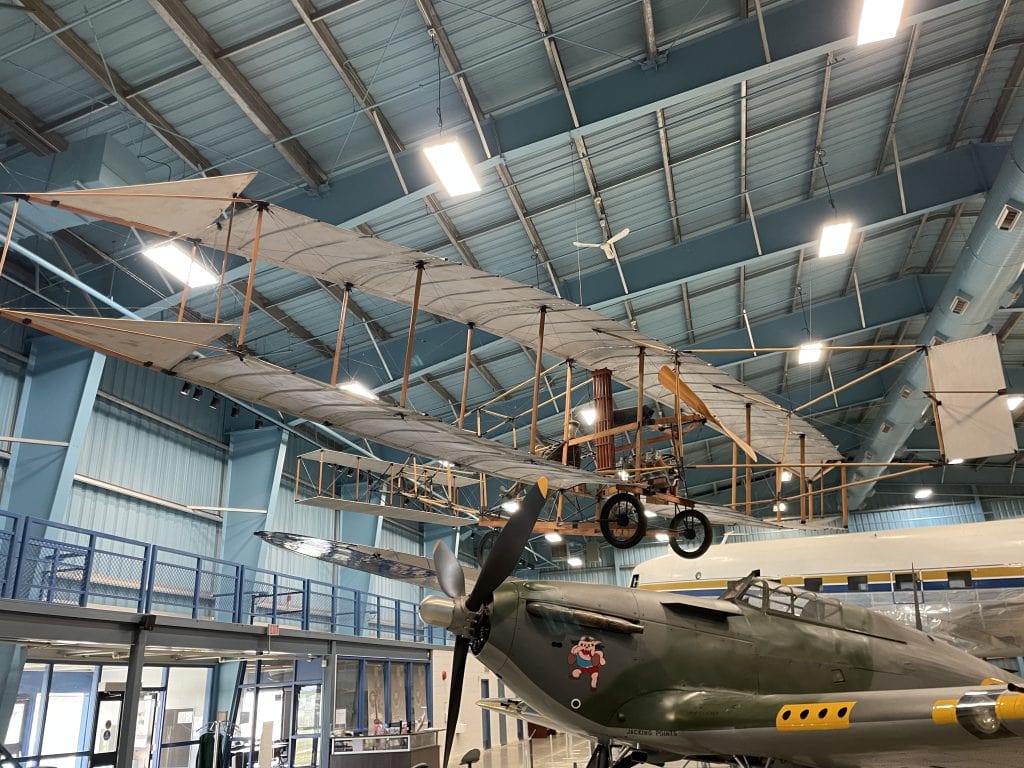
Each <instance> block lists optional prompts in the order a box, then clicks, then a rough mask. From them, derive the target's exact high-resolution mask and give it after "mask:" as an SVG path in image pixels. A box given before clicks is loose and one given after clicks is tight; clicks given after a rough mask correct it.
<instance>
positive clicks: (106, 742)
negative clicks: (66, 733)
mask: <svg viewBox="0 0 1024 768" xmlns="http://www.w3.org/2000/svg"><path fill="white" fill-rule="evenodd" d="M123 699H124V694H123V693H120V692H107V691H100V692H99V693H98V694H96V729H95V732H94V734H93V740H92V760H91V761H90V765H93V766H101V765H113V764H114V762H115V759H116V757H117V737H118V732H119V730H120V727H121V705H122V701H123Z"/></svg>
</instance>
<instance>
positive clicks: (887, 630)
mask: <svg viewBox="0 0 1024 768" xmlns="http://www.w3.org/2000/svg"><path fill="white" fill-rule="evenodd" d="M547 496H548V489H547V486H546V483H545V482H544V481H543V480H540V481H539V482H538V483H537V484H536V485H535V486H534V487H533V488H531V489H530V491H529V492H528V493H527V494H526V496H525V497H524V499H523V503H522V507H521V509H520V511H519V514H518V515H517V516H516V517H515V518H514V519H512V520H511V521H510V522H509V523H508V525H506V526H505V527H504V528H503V529H502V531H501V534H500V538H499V541H498V542H497V544H496V546H495V547H494V549H493V550H492V553H491V555H490V557H489V558H488V560H487V561H486V562H485V563H484V566H483V568H482V569H481V570H480V571H479V572H476V573H474V574H472V575H473V577H474V583H473V584H472V586H471V588H470V590H469V591H468V594H467V589H466V587H467V583H466V574H465V571H464V568H463V567H462V566H461V565H460V563H459V562H458V561H457V560H456V558H455V556H454V555H453V554H452V552H451V551H450V550H449V549H448V547H447V545H446V544H445V543H444V542H439V543H438V545H437V547H436V548H435V550H434V558H433V563H432V564H431V563H430V562H429V560H428V559H427V558H416V563H417V565H418V570H417V572H416V574H415V575H416V576H417V577H418V578H419V579H420V581H419V582H417V583H424V584H425V583H429V580H430V577H431V576H433V577H434V578H436V579H437V581H438V582H439V584H440V586H441V588H442V589H443V591H444V592H445V594H446V595H447V596H446V597H440V596H431V597H427V598H426V599H425V600H424V601H423V603H422V604H421V606H420V614H421V615H422V617H423V619H424V621H426V622H427V623H429V624H432V625H434V626H438V627H444V628H446V629H448V630H450V631H451V632H453V633H455V635H456V643H455V651H454V659H453V663H452V675H451V693H450V696H449V704H448V713H447V740H446V752H445V761H444V765H448V759H449V757H450V751H451V747H450V745H451V743H452V737H453V734H454V731H455V727H456V725H457V723H458V719H459V708H460V701H461V689H462V685H463V681H464V672H465V665H466V659H467V657H468V654H469V653H470V652H472V653H473V654H474V655H476V656H477V657H478V658H479V660H480V661H481V662H482V663H483V664H484V665H486V666H487V667H488V668H490V669H491V670H493V671H494V672H495V673H496V674H498V675H500V676H501V678H502V680H503V681H504V683H505V684H506V685H507V686H508V687H509V688H510V689H511V690H513V691H515V692H516V694H517V695H518V696H519V697H521V698H520V699H509V700H501V701H498V700H488V701H485V702H482V705H483V706H486V707H488V708H491V709H495V710H497V711H499V712H501V713H503V714H508V715H512V716H514V717H518V718H521V719H525V720H529V721H534V722H537V723H540V724H544V725H548V726H555V727H557V728H560V729H564V730H570V731H574V732H577V733H580V734H585V735H587V736H589V737H591V738H592V739H594V740H595V741H596V742H597V746H596V748H595V749H594V752H593V754H592V756H591V759H590V762H589V763H588V768H609V766H611V767H612V768H626V767H627V766H633V765H639V764H643V763H652V764H656V765H660V764H663V763H665V762H666V761H669V760H676V759H691V760H707V761H712V760H713V761H716V762H717V761H720V760H721V761H727V762H729V763H730V764H733V763H735V764H736V765H740V766H744V767H745V768H747V767H749V768H768V766H773V767H774V768H869V767H870V768H877V767H878V766H881V767H882V768H935V767H936V766H938V767H940V768H969V767H970V768H975V767H976V766H979V765H1015V764H1016V763H1017V762H1018V761H1019V759H1020V754H1021V750H1022V748H1024V679H1021V678H1019V677H1016V676H1014V675H1010V674H1009V673H1007V672H1006V671H1005V670H1003V669H1000V668H998V667H995V666H993V665H992V664H989V663H987V662H985V661H982V660H980V659H978V658H975V657H974V656H971V655H970V654H968V653H967V652H965V651H963V650H960V649H958V648H955V647H953V646H952V645H949V644H947V643H946V642H944V641H942V640H939V639H936V638H934V637H932V636H930V635H927V634H925V633H924V632H920V631H918V630H915V629H912V628H910V627H907V626H905V625H902V624H899V623H897V622H895V621H893V620H892V619H889V618H887V617H885V616H881V615H879V614H876V613H874V612H872V611H870V610H868V609H867V608H864V607H861V606H856V605H849V604H842V603H840V602H838V601H836V600H833V599H831V598H829V597H827V596H824V595H821V594H816V593H812V592H807V591H804V590H800V589H796V588H793V587H790V586H784V585H782V584H778V583H775V582H771V581H768V580H766V579H762V578H759V577H757V576H756V575H750V576H748V577H746V578H744V579H742V580H739V581H737V582H733V583H732V584H731V585H730V586H729V587H728V588H727V589H725V590H724V591H723V592H722V594H721V595H720V596H719V597H717V598H700V597H689V596H685V595H677V594H669V593H659V592H651V591H645V590H636V589H625V588H621V587H609V586H602V585H597V584H577V583H573V582H567V581H534V580H521V579H516V578H510V576H511V575H512V573H513V571H514V569H515V567H516V565H517V563H518V562H519V558H520V555H521V552H522V549H523V547H524V545H525V544H526V542H527V541H528V540H529V538H530V537H531V536H532V534H533V524H534V522H535V521H536V519H537V517H538V515H539V514H540V511H541V509H542V507H543V506H544V505H545V503H546V501H547ZM262 535H264V536H265V537H266V538H267V539H268V540H269V541H272V542H274V543H282V545H283V546H287V547H288V548H289V549H292V550H293V551H296V552H301V553H305V554H311V555H313V556H315V557H322V558H324V559H328V560H330V559H332V558H333V554H332V553H331V552H330V551H329V549H330V548H329V547H325V546H323V545H314V546H312V547H310V546H309V545H307V544H304V543H303V542H302V539H303V538H304V537H289V541H287V542H278V541H276V540H275V537H277V536H279V535H278V534H262ZM403 557H404V558H408V557H409V556H403ZM382 560H383V561H385V562H386V561H387V560H388V557H387V555H386V554H385V555H384V556H383V557H382ZM353 567H358V568H360V569H365V566H364V565H360V564H356V565H354V566H353ZM405 567H406V566H405V565H404V564H401V565H400V567H399V568H398V569H397V570H393V571H388V570H387V569H386V568H384V567H383V565H382V566H381V568H378V569H377V570H376V571H375V572H378V573H383V574H385V575H390V576H393V577H395V578H403V576H402V573H401V571H402V570H403V569H404V568H405Z"/></svg>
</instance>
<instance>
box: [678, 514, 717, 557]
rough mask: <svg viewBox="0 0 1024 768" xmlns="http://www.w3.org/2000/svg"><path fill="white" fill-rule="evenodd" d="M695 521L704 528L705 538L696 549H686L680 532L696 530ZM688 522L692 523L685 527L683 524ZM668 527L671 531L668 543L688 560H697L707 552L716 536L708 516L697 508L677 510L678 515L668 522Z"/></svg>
mask: <svg viewBox="0 0 1024 768" xmlns="http://www.w3.org/2000/svg"><path fill="white" fill-rule="evenodd" d="M694 522H696V523H697V524H699V525H700V527H701V528H702V529H703V533H704V540H703V541H702V542H701V543H700V546H698V547H697V548H696V549H684V548H683V547H682V546H681V545H680V543H679V542H680V535H679V534H680V532H681V531H682V530H691V531H694V532H695V529H696V526H694V525H693V523H694ZM687 523H690V525H688V526H687V527H686V528H684V527H683V526H684V525H686V524H687ZM668 529H669V531H670V533H669V539H668V543H669V546H670V547H672V551H673V552H675V553H676V554H677V555H679V556H680V557H684V558H686V559H687V560H695V559H696V558H698V557H700V556H701V555H703V554H704V553H705V552H707V551H708V548H709V547H710V546H711V540H712V538H714V532H713V531H712V530H711V523H710V522H709V521H708V518H707V516H706V515H705V514H704V513H703V512H701V511H699V510H696V509H682V510H680V511H679V512H676V516H675V517H673V518H672V522H670V523H669V524H668ZM673 534H675V535H673ZM683 540H686V539H683Z"/></svg>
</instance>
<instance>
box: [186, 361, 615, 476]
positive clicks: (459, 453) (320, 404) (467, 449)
mask: <svg viewBox="0 0 1024 768" xmlns="http://www.w3.org/2000/svg"><path fill="white" fill-rule="evenodd" d="M174 372H175V374H176V375H178V376H179V377H181V378H183V379H187V380H188V381H192V382H195V383H197V384H202V385H203V386H208V387H210V388H211V389H218V390H220V391H222V392H225V393H227V394H231V395H233V396H235V397H240V398H242V399H244V400H248V401H249V402H251V403H259V404H260V405H265V406H268V407H269V408H272V409H274V410H275V411H283V412H284V413H290V414H292V415H293V416H299V417H300V418H303V419H307V420H309V421H313V422H316V423H318V424H324V425H327V426H334V427H338V428H339V429H341V430H343V431H345V432H348V433H350V434H353V435H358V436H359V437H365V438H366V439H367V440H373V441H375V442H378V443H383V444H384V445H390V446H391V447H392V448H398V449H399V450H402V451H406V452H409V453H415V454H420V455H423V454H426V455H430V456H434V457H436V458H443V459H446V460H447V461H450V462H452V463H453V464H455V465H456V466H463V467H469V468H471V469H475V470H478V471H480V472H484V473H485V474H488V475H494V476H495V477H503V478H506V479H508V480H516V481H521V482H527V483H534V482H536V481H537V479H538V478H540V477H542V476H544V477H547V478H548V482H549V483H551V485H552V487H554V488H571V487H573V486H576V485H581V484H584V483H598V484H607V483H608V482H609V480H608V479H607V478H603V477H601V476H600V475H596V474H594V473H591V472H584V471H582V470H579V469H576V468H575V467H566V466H564V465H562V464H555V463H554V462H551V461H547V460H546V459H541V458H539V457H535V456H532V455H530V454H528V453H524V452H522V451H517V450H516V449H514V448H512V447H511V446H507V445H505V444H503V443H497V442H494V441H492V440H485V439H484V438H480V437H477V436H476V435H473V434H470V433H468V432H461V431H459V430H457V429H455V428H454V427H450V426H448V425H447V424H442V423H441V422H439V421H435V420H434V419H432V418H430V417H429V416H424V415H422V414H419V413H416V412H415V411H410V410H406V409H404V408H397V407H395V406H392V405H386V404H384V403H381V402H379V401H376V400H368V399H364V398H361V397H359V396H357V395H353V394H351V393H349V392H345V391H343V390H339V389H338V388H337V387H332V386H331V385H330V384H326V383H324V382H322V381H317V380H315V379H310V378H308V377H306V376H301V375H299V374H297V373H292V372H291V371H288V370H286V369H284V368H279V367H278V366H276V365H273V364H271V363H267V362H265V361H263V360H258V359H256V358H242V357H238V356H235V355H220V356H218V357H208V358H203V359H197V360H186V361H185V362H183V363H181V364H180V365H178V366H177V367H176V368H175V371H174Z"/></svg>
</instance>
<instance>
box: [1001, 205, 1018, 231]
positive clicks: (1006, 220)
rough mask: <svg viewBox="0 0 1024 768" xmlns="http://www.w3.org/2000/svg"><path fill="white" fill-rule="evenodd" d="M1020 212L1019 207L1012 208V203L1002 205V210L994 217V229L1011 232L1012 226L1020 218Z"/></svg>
mask: <svg viewBox="0 0 1024 768" xmlns="http://www.w3.org/2000/svg"><path fill="white" fill-rule="evenodd" d="M1020 213H1021V212H1020V209H1019V208H1014V207H1013V206H1012V205H1004V206H1003V210H1001V211H1000V212H999V216H997V217H996V229H998V230H1000V231H1001V232H1012V231H1013V228H1014V227H1015V226H1017V221H1018V220H1019V219H1020Z"/></svg>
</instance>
